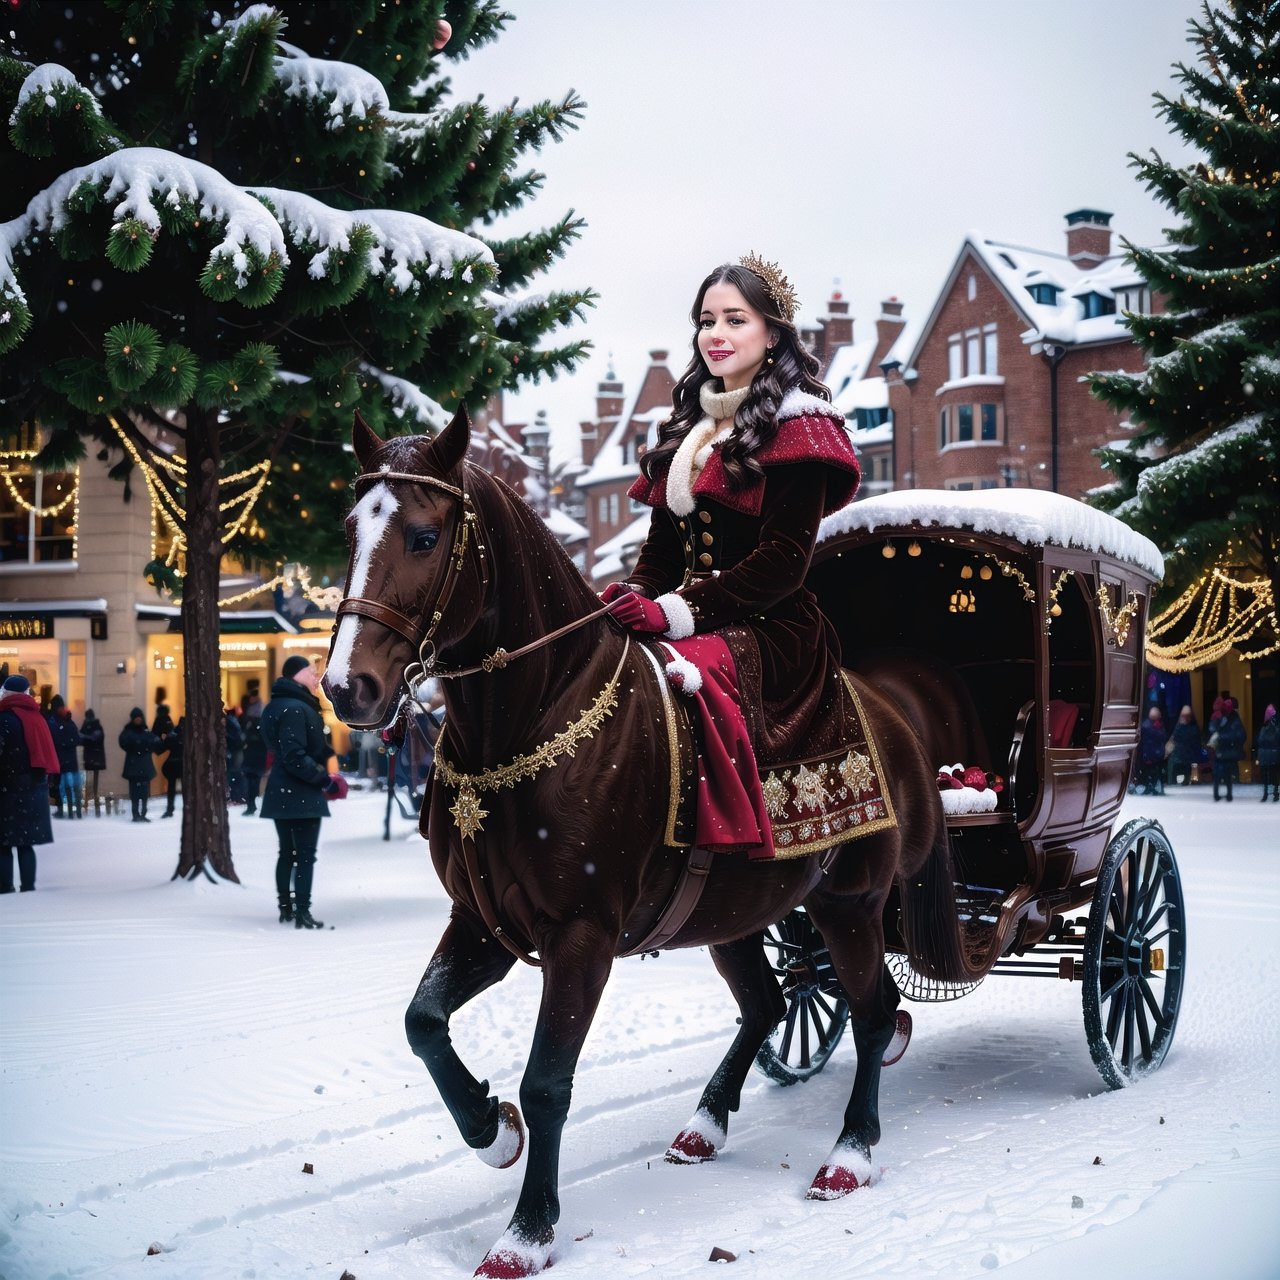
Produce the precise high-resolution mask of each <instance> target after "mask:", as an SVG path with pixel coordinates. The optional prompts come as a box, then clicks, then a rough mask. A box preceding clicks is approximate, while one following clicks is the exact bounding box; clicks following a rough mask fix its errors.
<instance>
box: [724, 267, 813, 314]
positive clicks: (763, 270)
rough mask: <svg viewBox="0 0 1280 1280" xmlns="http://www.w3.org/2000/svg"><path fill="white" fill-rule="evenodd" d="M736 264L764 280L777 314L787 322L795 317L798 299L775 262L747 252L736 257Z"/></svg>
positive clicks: (798, 303)
mask: <svg viewBox="0 0 1280 1280" xmlns="http://www.w3.org/2000/svg"><path fill="white" fill-rule="evenodd" d="M738 266H740V267H746V269H747V270H748V271H751V272H754V273H755V274H756V275H758V276H759V277H760V279H761V280H762V281H764V287H765V291H766V292H767V293H768V295H769V297H771V298H772V299H773V303H774V306H776V307H777V308H778V314H779V315H780V316H781V317H782V318H783V319H784V320H786V321H787V322H788V323H789V324H790V323H792V322H793V321H794V320H795V318H796V308H797V307H798V306H799V305H800V299H799V298H798V297H796V291H795V290H794V289H793V288H792V287H791V281H790V280H788V279H787V277H786V276H784V275H783V274H782V272H781V271H779V270H778V264H777V263H776V262H766V261H765V260H764V259H763V258H762V257H760V255H759V254H756V253H748V254H744V255H743V256H742V257H741V258H739V259H738Z"/></svg>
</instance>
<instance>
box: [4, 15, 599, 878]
mask: <svg viewBox="0 0 1280 1280" xmlns="http://www.w3.org/2000/svg"><path fill="white" fill-rule="evenodd" d="M510 17H511V15H509V14H507V13H505V12H504V11H502V10H501V9H500V8H499V7H498V6H497V4H496V3H495V0H403V2H398V3H396V4H386V3H382V2H381V0H346V2H345V3H342V4H336V3H328V2H327V0H319V2H318V3H301V2H294V0H276V2H275V3H270V4H261V3H259V4H246V3H243V2H242V0H224V2H223V3H219V4H217V5H213V4H204V3H197V2H196V0H145V3H144V2H141V0H138V2H135V0H103V2H102V3H95V4H81V5H75V6H71V7H68V6H66V5H65V4H64V3H61V2H59V3H46V2H42V0H26V2H25V3H24V4H22V5H21V6H14V7H12V8H10V9H8V10H7V14H6V17H5V18H4V19H3V22H4V25H5V26H6V27H8V28H9V31H8V36H9V40H8V42H7V46H5V45H0V112H2V113H3V119H4V120H6V121H7V122H8V124H7V134H6V137H5V138H4V140H3V141H0V217H8V218H9V219H10V220H9V221H7V222H0V356H3V357H4V358H3V359H2V360H0V430H11V429H14V428H18V427H21V426H23V425H24V424H25V425H26V426H27V427H28V429H29V428H30V427H31V426H33V425H38V426H39V427H40V428H41V429H42V430H44V431H45V432H47V433H48V435H49V440H48V443H47V444H46V445H45V447H44V449H43V451H42V452H41V454H40V456H39V457H38V458H37V459H36V465H39V466H44V467H46V468H60V467H63V466H66V465H68V464H70V463H72V462H74V461H75V460H77V459H78V458H80V457H82V456H83V455H84V451H85V448H86V444H88V445H89V446H90V447H92V448H94V449H95V450H102V449H106V450H112V451H115V452H113V453H112V454H110V455H108V456H109V457H118V458H119V459H120V461H119V463H118V465H117V468H116V470H117V472H118V474H119V476H120V478H122V479H125V480H126V481H127V480H128V479H129V477H130V472H131V470H133V472H134V479H135V488H136V487H138V486H137V485H136V469H137V468H139V467H141V468H142V469H143V470H144V472H145V471H146V470H147V469H148V468H150V469H152V472H153V473H154V474H155V475H156V476H157V477H160V476H163V478H164V479H165V481H166V483H167V487H168V490H169V491H170V492H171V493H173V494H174V495H175V498H176V500H175V504H174V506H175V509H174V510H173V511H172V512H170V515H171V516H172V517H173V519H174V520H175V523H176V525H177V527H178V529H179V531H180V534H181V537H182V538H183V539H185V563H184V564H183V566H182V568H183V570H184V573H183V576H182V579H181V582H180V588H181V593H182V627H183V633H184V647H185V659H186V677H185V678H186V685H185V692H186V716H187V729H188V738H187V744H188V745H187V758H188V760H192V759H199V760H202V761H205V762H206V767H205V768H203V769H200V770H194V769H192V770H189V771H188V775H187V779H186V780H185V782H184V790H185V793H186V803H185V808H184V820H183V830H182V851H181V857H180V860H179V864H178V868H177V871H176V872H175V875H186V876H194V875H196V874H198V873H199V871H200V870H201V869H203V868H205V867H206V863H207V864H208V865H209V866H212V868H213V869H214V870H215V871H217V872H218V873H219V874H220V875H221V876H223V877H226V878H229V879H235V878H236V876H235V869H234V866H233V864H232V860H231V851H230V844H229V833H228V826H227V817H226V806H225V802H224V785H225V777H224V764H223V762H224V760H225V753H224V749H223V741H224V734H225V724H224V721H223V717H222V714H221V712H222V706H221V693H220V687H219V677H218V577H219V566H220V564H221V562H222V558H223V555H224V553H230V554H233V555H238V556H239V557H240V558H242V559H243V558H246V557H248V558H256V559H257V560H259V561H261V562H265V563H268V564H274V563H276V562H278V561H296V560H304V561H310V562H312V563H317V564H318V563H324V562H330V561H332V560H334V559H335V558H342V557H344V555H345V553H344V552H343V551H342V549H341V526H342V515H343V507H344V504H345V503H346V502H347V500H348V499H347V498H346V496H345V494H344V492H343V490H344V488H345V486H346V484H347V482H348V480H349V479H350V472H351V467H350V464H349V462H348V461H347V459H346V458H345V457H344V454H343V444H344V442H345V441H346V440H347V439H348V437H349V431H350V424H351V419H352V411H353V410H354V409H355V407H356V406H357V405H358V406H359V407H360V409H361V411H362V412H363V414H364V415H365V417H366V418H368V419H369V421H370V422H371V423H373V424H374V425H375V427H377V428H379V429H380V430H381V431H382V432H383V433H384V434H385V433H387V432H389V431H390V432H394V431H398V430H406V429H411V430H422V429H423V428H432V427H434V426H436V425H437V424H439V423H441V422H443V421H444V420H445V417H446V414H445V411H444V409H443V408H442V407H441V406H442V405H449V406H453V405H455V404H457V403H458V402H459V401H462V400H464V399H465V400H467V401H470V402H471V403H472V404H476V403H478V402H481V401H483V399H484V398H485V397H487V396H488V395H490V394H491V393H493V392H494V391H496V390H498V389H499V388H503V387H514V386H515V385H517V384H518V383H519V382H521V381H524V380H526V379H533V380H536V379H538V378H540V377H542V376H544V375H552V376H554V375H555V374H556V373H557V372H558V371H561V370H567V369H571V368H572V367H573V366H574V364H575V363H576V362H577V360H578V359H579V358H580V357H581V355H582V354H583V352H584V350H585V347H586V345H587V344H586V343H584V342H572V341H568V342H563V341H562V342H561V343H560V344H559V345H556V344H555V342H554V341H550V342H548V343H547V345H543V343H544V340H546V339H548V335H551V334H553V333H554V332H555V331H556V330H558V329H559V328H560V327H561V326H564V325H566V324H568V323H569V322H570V321H571V320H572V318H573V317H574V316H575V315H577V314H580V312H581V309H582V308H583V307H584V306H585V305H589V303H590V302H591V300H592V298H593V294H592V293H591V291H590V290H586V289H584V290H580V291H577V292H560V293H557V292H552V293H549V294H547V295H545V296H539V295H537V294H535V293H533V292H532V291H531V290H530V284H531V282H532V281H534V279H535V278H536V276H537V275H538V273H539V272H540V271H542V270H543V269H545V268H546V267H547V266H548V264H550V263H551V262H552V261H553V260H554V259H555V258H556V257H557V256H559V255H561V254H563V253H564V251H565V250H566V248H567V247H568V245H569V244H570V243H571V242H572V241H573V239H574V238H575V237H576V235H577V234H578V232H579V228H580V226H581V222H580V220H579V219H577V218H575V217H574V216H573V214H572V213H570V214H568V215H566V216H565V217H563V218H561V219H560V220H559V221H557V222H556V223H555V224H554V225H553V226H552V227H550V228H548V229H546V230H543V231H539V232H536V233H531V234H529V235H524V236H516V237H512V238H510V239H501V238H494V239H491V238H489V237H487V236H486V235H485V234H484V228H485V227H486V226H487V225H489V224H491V223H492V222H493V221H494V219H495V218H497V217H498V216H499V215H500V214H502V213H504V212H507V211H509V210H513V209H515V208H518V207H519V206H520V205H521V204H523V203H524V202H525V201H527V200H528V199H529V198H530V197H531V196H532V195H533V194H534V193H535V192H536V191H537V190H538V188H539V186H540V184H541V182H542V175H541V174H539V173H538V172H537V171H536V170H526V169H522V168H520V167H519V166H520V162H521V158H522V157H523V156H524V155H526V154H527V153H528V152H530V151H534V150H537V148H539V147H540V146H542V145H543V144H544V143H547V142H548V141H551V140H558V139H559V138H560V137H561V136H562V135H563V133H564V131H565V130H566V129H568V128H573V127H576V121H577V119H578V117H579V115H580V113H581V111H582V108H583V105H584V104H583V103H582V102H581V100H580V99H579V98H578V97H577V96H576V95H575V94H574V93H573V92H569V93H568V94H567V95H566V96H564V97H563V98H560V99H558V100H553V101H546V102H540V103H537V104H534V105H532V106H528V107H520V108H517V107H516V105H515V104H512V105H511V106H490V105H488V104H487V103H485V102H483V101H476V102H457V103H452V104H450V103H449V102H448V101H447V99H448V92H449V81H448V79H447V78H446V77H445V76H444V75H443V74H442V68H443V67H444V66H445V65H446V64H447V61H448V59H449V58H452V57H458V56H461V57H465V56H467V54H468V53H469V51H470V50H471V49H474V48H476V47H477V46H479V45H482V44H484V43H485V42H487V41H490V40H492V39H494V38H495V37H496V36H497V34H498V33H499V31H500V30H501V29H502V27H503V26H504V25H505V24H506V23H507V22H508V21H510ZM442 19H444V20H445V25H443V26H442V25H440V24H441V20H442ZM449 26H451V27H452V33H451V35H450V34H449V31H448V28H449ZM444 37H447V41H446V42H445V43H444V46H443V48H437V45H438V44H439V43H440V41H441V39H442V38H444ZM161 433H163V438H167V439H168V440H169V441H170V442H172V441H173V440H175V439H176V440H177V443H178V450H177V451H178V453H179V454H180V456H181V458H182V459H184V460H185V468H181V467H177V468H176V469H175V460H174V457H173V456H171V455H172V452H173V447H172V443H170V445H169V453H166V452H165V451H164V450H163V449H160V448H157V440H158V439H160V438H162V434H161ZM122 445H123V446H124V448H123V449H122ZM134 455H136V456H134ZM264 463H270V464H271V475H272V476H273V477H275V482H274V483H273V484H270V485H268V486H262V485H260V484H259V482H260V481H261V480H262V478H263V469H262V468H263V464H264ZM236 477H239V478H238V479H237V478H236ZM220 480H221V485H220ZM255 489H256V490H257V498H258V500H257V503H256V506H254V507H253V508H252V510H250V499H251V498H252V497H253V496H254V494H253V491H254V490H255ZM127 492H128V485H127V484H126V486H125V493H126V494H127ZM138 569H139V572H140V573H141V572H142V570H143V566H142V565H139V566H138ZM172 571H173V567H172V566H169V567H166V566H163V565H155V566H152V573H153V575H155V576H158V577H160V578H161V579H165V580H168V581H170V582H171V585H179V584H178V583H176V582H174V581H173V579H172V577H171V575H172Z"/></svg>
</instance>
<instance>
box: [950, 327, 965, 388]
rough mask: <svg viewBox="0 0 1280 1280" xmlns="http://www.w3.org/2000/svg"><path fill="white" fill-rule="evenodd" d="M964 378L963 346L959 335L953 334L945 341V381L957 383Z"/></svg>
mask: <svg viewBox="0 0 1280 1280" xmlns="http://www.w3.org/2000/svg"><path fill="white" fill-rule="evenodd" d="M963 377H964V346H963V345H962V343H961V340H960V335H959V334H958V333H953V334H952V335H951V337H949V338H948V339H947V381H948V382H958V381H959V380H960V379H961V378H963Z"/></svg>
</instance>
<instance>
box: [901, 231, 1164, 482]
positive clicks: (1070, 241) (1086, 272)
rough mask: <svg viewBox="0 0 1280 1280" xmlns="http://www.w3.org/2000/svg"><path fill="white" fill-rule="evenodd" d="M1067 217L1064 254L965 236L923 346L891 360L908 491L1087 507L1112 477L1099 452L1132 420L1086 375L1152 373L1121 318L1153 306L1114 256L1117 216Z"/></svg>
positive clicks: (909, 345) (918, 339)
mask: <svg viewBox="0 0 1280 1280" xmlns="http://www.w3.org/2000/svg"><path fill="white" fill-rule="evenodd" d="M1066 220H1067V227H1066V252H1065V253H1054V252H1050V251H1048V250H1040V249H1028V248H1025V247H1023V246H1021V245H1011V244H1004V243H1001V242H1000V241H997V240H989V239H985V238H983V237H981V236H978V235H973V234H971V235H969V236H968V237H966V239H965V241H964V243H963V245H962V246H961V249H960V252H959V254H958V255H957V257H956V260H955V264H954V266H953V267H952V269H951V272H950V274H949V275H948V276H947V279H946V281H945V283H944V284H943V287H942V289H941V291H940V292H939V294H938V297H937V300H936V301H935V302H934V305H933V308H932V310H931V311H930V312H929V315H928V317H927V318H926V319H925V320H924V322H923V324H922V325H921V326H920V329H919V331H918V334H917V336H915V337H914V339H913V340H908V341H899V342H898V343H897V345H896V346H895V347H894V348H893V350H891V351H890V352H889V353H888V354H887V356H886V358H885V360H884V362H883V364H884V370H885V375H886V380H887V384H888V391H889V406H890V409H891V411H892V418H893V422H894V432H895V436H896V443H895V447H894V455H895V456H894V469H893V478H894V485H895V487H898V488H931V489H985V488H995V487H1002V486H1023V487H1028V488H1034V489H1053V490H1056V491H1057V492H1059V493H1063V494H1067V495H1069V496H1071V497H1081V496H1082V495H1084V494H1085V493H1087V492H1088V491H1089V490H1091V489H1094V488H1097V487H1098V486H1099V485H1101V484H1104V483H1105V482H1106V481H1107V479H1108V477H1107V474H1106V473H1105V472H1104V471H1103V470H1102V468H1101V467H1100V466H1099V464H1098V460H1097V459H1096V458H1095V457H1094V456H1093V454H1092V450H1093V449H1095V448H1097V447H1098V446H1099V445H1102V444H1105V443H1107V442H1108V441H1111V440H1113V439H1116V438H1117V437H1119V436H1120V435H1121V434H1122V433H1123V429H1124V424H1123V423H1121V422H1118V420H1117V417H1116V414H1115V411H1114V410H1112V409H1110V408H1109V407H1108V406H1107V405H1105V404H1103V403H1102V402H1101V401H1099V400H1095V399H1094V398H1093V396H1091V395H1090V394H1089V389H1088V386H1087V384H1085V383H1084V382H1082V381H1081V379H1082V378H1083V377H1084V375H1085V374H1087V373H1090V372H1092V371H1095V370H1116V369H1124V370H1129V371H1138V370H1140V369H1141V368H1142V366H1143V359H1142V355H1141V353H1140V352H1139V350H1138V348H1137V347H1136V346H1135V345H1134V343H1133V341H1132V339H1131V338H1130V335H1129V332H1128V330H1127V329H1125V328H1124V326H1123V324H1122V322H1121V312H1123V311H1126V310H1129V311H1138V312H1145V311H1150V310H1151V309H1152V301H1153V300H1152V298H1151V295H1150V292H1149V290H1148V288H1147V286H1146V284H1145V283H1144V282H1143V280H1142V279H1141V277H1140V276H1139V275H1138V274H1137V272H1136V271H1135V270H1134V269H1133V268H1132V267H1131V266H1129V265H1127V264H1125V263H1124V262H1123V261H1122V260H1121V258H1120V257H1119V256H1118V255H1115V254H1113V253H1112V243H1111V237H1112V232H1111V227H1110V221H1111V215H1110V214H1109V213H1102V212H1099V211H1098V210H1096V209H1077V210H1075V211H1074V212H1072V213H1069V214H1067V219H1066ZM1155 301H1156V304H1157V306H1158V304H1159V300H1158V298H1157V299H1156V300H1155Z"/></svg>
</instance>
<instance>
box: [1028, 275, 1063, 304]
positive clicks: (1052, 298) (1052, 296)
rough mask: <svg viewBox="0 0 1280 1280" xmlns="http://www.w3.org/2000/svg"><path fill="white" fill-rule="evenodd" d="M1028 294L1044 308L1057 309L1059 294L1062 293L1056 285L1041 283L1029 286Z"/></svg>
mask: <svg viewBox="0 0 1280 1280" xmlns="http://www.w3.org/2000/svg"><path fill="white" fill-rule="evenodd" d="M1027 292H1028V293H1029V294H1030V295H1031V296H1032V297H1033V298H1034V299H1035V300H1036V301H1037V302H1039V303H1042V304H1043V305H1044V306H1046V307H1056V306H1057V305H1058V294H1059V293H1061V292H1062V291H1061V290H1060V289H1059V288H1058V286H1057V285H1056V284H1048V283H1046V282H1044V281H1041V282H1040V283H1039V284H1029V285H1027Z"/></svg>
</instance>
